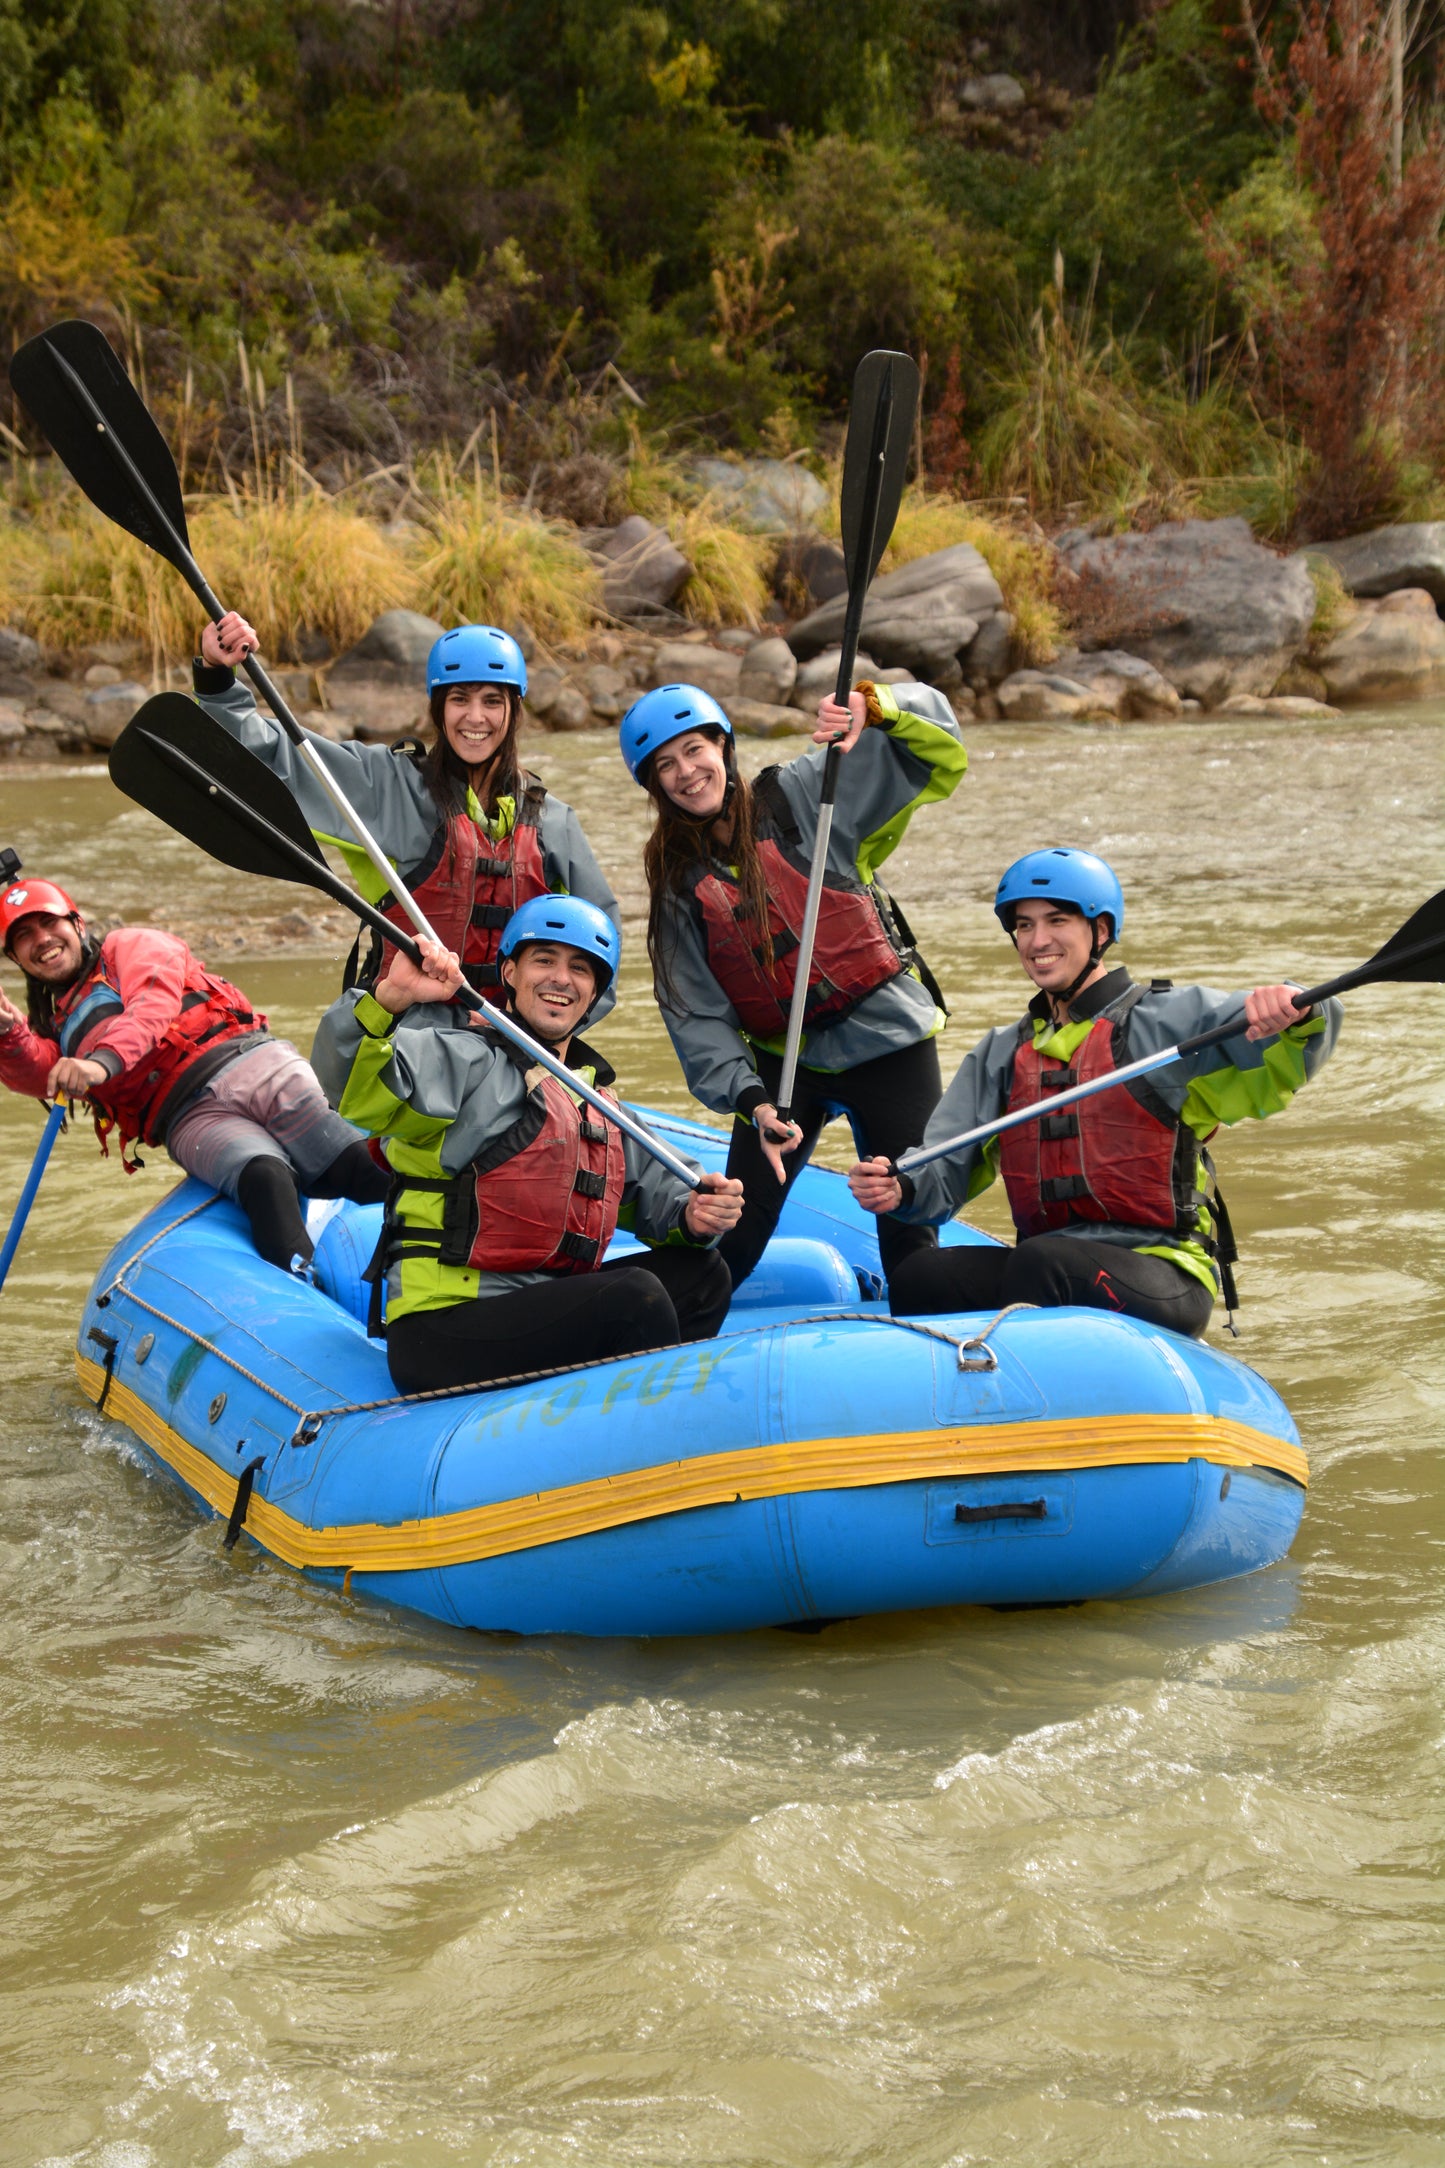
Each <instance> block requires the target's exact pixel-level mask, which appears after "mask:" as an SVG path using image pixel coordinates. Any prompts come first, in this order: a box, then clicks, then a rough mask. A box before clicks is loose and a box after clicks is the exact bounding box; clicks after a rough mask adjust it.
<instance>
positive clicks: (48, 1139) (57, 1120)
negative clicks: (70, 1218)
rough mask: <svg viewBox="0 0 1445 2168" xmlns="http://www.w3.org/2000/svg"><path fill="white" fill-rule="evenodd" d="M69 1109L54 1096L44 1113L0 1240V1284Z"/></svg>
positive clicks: (11, 1261)
mask: <svg viewBox="0 0 1445 2168" xmlns="http://www.w3.org/2000/svg"><path fill="white" fill-rule="evenodd" d="M69 1111H70V1109H69V1103H68V1102H67V1101H66V1100H64V1099H57V1100H56V1102H55V1104H54V1106H53V1107H52V1108H51V1109H50V1111H49V1113H48V1114H47V1115H46V1117H45V1127H44V1128H43V1129H42V1130H41V1132H40V1142H39V1143H38V1144H37V1145H36V1147H35V1157H34V1158H33V1159H32V1160H31V1162H30V1172H29V1173H28V1174H27V1175H26V1177H25V1186H24V1188H23V1189H22V1190H21V1192H20V1195H19V1198H18V1199H17V1201H16V1205H15V1210H14V1212H13V1213H12V1215H11V1219H10V1225H9V1227H8V1229H7V1230H6V1234H5V1240H4V1242H3V1244H0V1287H3V1286H4V1285H5V1279H6V1275H7V1274H8V1272H9V1270H10V1267H11V1265H12V1264H13V1262H14V1259H15V1252H16V1251H17V1250H18V1249H19V1247H20V1237H21V1236H22V1235H23V1234H24V1232H25V1222H26V1221H27V1220H28V1219H29V1217H30V1207H31V1206H32V1205H33V1204H34V1202H35V1193H36V1191H37V1190H38V1189H39V1187H40V1182H41V1178H42V1176H43V1175H44V1173H45V1169H46V1165H47V1163H48V1161H49V1159H50V1154H51V1151H52V1149H53V1147H54V1144H55V1140H56V1138H57V1137H58V1136H59V1135H60V1132H61V1130H62V1129H63V1128H64V1127H65V1117H66V1115H67V1113H68V1112H69Z"/></svg>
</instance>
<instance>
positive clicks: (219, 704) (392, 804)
mask: <svg viewBox="0 0 1445 2168" xmlns="http://www.w3.org/2000/svg"><path fill="white" fill-rule="evenodd" d="M227 678H229V679H230V683H229V685H227V684H226V682H225V681H226V679H227ZM195 679H196V690H197V697H198V699H199V700H200V704H201V706H202V707H203V708H204V709H205V710H206V713H207V714H208V715H212V716H214V717H215V719H216V721H217V722H218V723H219V724H220V725H221V727H222V728H223V729H224V730H227V731H229V733H230V735H231V736H232V737H233V738H235V739H237V740H238V741H239V743H240V744H242V745H244V746H245V747H247V749H248V750H249V751H250V752H253V753H254V754H255V755H256V756H257V758H258V759H259V760H264V761H265V763H266V765H267V767H268V768H271V769H273V770H274V771H275V773H276V774H277V775H279V776H280V777H281V779H282V781H283V782H284V783H285V784H286V785H287V787H288V789H289V790H290V791H291V792H292V793H293V795H294V796H295V798H296V801H297V803H298V804H299V806H300V807H301V811H302V815H303V816H304V818H305V820H306V823H307V825H308V827H309V828H310V829H311V832H312V834H313V835H314V836H316V837H317V838H318V840H319V841H321V842H323V843H328V844H330V845H331V846H332V847H333V848H334V849H335V850H337V851H339V852H340V853H341V855H342V857H343V858H344V859H345V860H346V864H347V867H348V869H349V871H350V873H351V877H352V879H353V880H354V881H355V883H356V886H357V888H358V890H359V891H360V893H361V894H362V895H363V896H365V898H366V899H367V901H368V902H369V903H378V902H379V901H380V900H381V898H382V896H383V895H384V894H385V893H386V890H385V884H384V883H383V881H382V879H381V876H380V874H378V872H377V871H376V868H375V867H374V866H373V865H372V863H371V860H370V859H369V858H368V857H367V855H366V853H365V852H364V851H363V850H362V848H361V846H360V844H359V843H358V842H357V841H356V839H355V838H354V837H353V836H349V835H343V834H338V833H337V830H338V828H342V827H344V825H345V824H344V822H343V821H342V819H341V815H340V814H339V813H338V812H337V810H336V807H335V806H334V805H333V804H332V802H331V800H330V798H329V797H328V796H327V795H326V792H325V790H324V789H323V788H322V786H321V784H320V783H319V782H318V781H317V778H316V776H315V774H314V773H313V772H312V769H311V768H310V766H309V764H308V763H307V762H306V761H305V760H304V759H303V758H302V755H301V753H300V751H299V749H298V748H297V747H296V746H295V745H294V744H293V743H292V741H291V739H290V738H288V737H287V735H286V733H285V731H284V730H283V729H282V728H281V726H280V724H279V723H277V722H274V721H273V720H272V719H271V717H270V716H269V715H263V714H262V713H261V711H260V709H259V708H258V707H257V706H256V703H255V701H254V700H253V699H252V697H251V693H250V689H249V687H248V686H246V685H244V684H242V683H241V681H240V680H239V679H238V678H237V677H236V676H235V674H234V673H233V672H229V671H224V670H219V669H218V670H211V669H207V668H205V667H204V666H198V667H197V669H196V672H195ZM306 735H307V737H308V738H309V739H310V742H311V744H312V745H313V746H314V747H315V749H316V751H317V752H318V753H319V754H320V756H321V759H322V762H323V764H324V765H325V767H326V768H327V769H328V770H329V771H330V773H331V774H332V775H333V776H334V777H335V778H336V781H337V782H338V783H339V784H340V786H341V788H342V790H343V791H344V792H345V793H346V796H347V797H348V798H349V799H350V801H351V803H352V805H353V806H355V808H356V810H357V812H358V814H359V815H360V817H361V819H362V820H363V821H364V822H365V824H366V826H367V828H368V829H369V830H370V832H371V834H372V836H373V837H374V838H375V840H376V841H377V843H379V844H380V846H381V848H382V850H383V851H384V852H385V854H386V856H387V857H388V858H389V859H390V860H391V863H392V864H393V865H394V866H395V867H396V868H397V869H398V871H399V872H400V874H401V876H402V879H403V880H404V881H406V882H407V885H408V886H411V885H412V882H411V879H410V875H411V873H412V872H413V871H414V869H415V868H416V867H418V866H420V865H422V864H424V863H425V861H426V860H427V858H428V856H429V855H430V854H431V853H432V852H433V849H434V845H435V842H436V837H437V831H438V829H439V828H440V827H441V825H442V814H441V813H440V811H439V809H438V807H437V803H436V800H435V799H434V798H433V797H432V794H431V792H430V790H429V789H428V788H427V784H426V779H425V777H424V776H423V774H422V772H421V769H420V767H419V766H418V765H417V762H416V761H415V760H413V759H410V758H408V756H407V755H406V754H405V753H402V752H394V751H392V750H391V748H390V747H388V746H384V745H362V744H360V743H356V742H353V743H351V744H348V745H334V744H333V743H332V741H331V740H330V739H329V738H322V737H319V736H317V735H316V733H315V732H312V731H308V732H307V733H306ZM467 810H468V812H469V813H470V814H471V817H472V819H473V820H474V821H475V822H476V824H477V826H478V828H479V829H480V831H481V833H482V835H483V836H485V837H486V838H487V840H488V841H490V842H492V843H500V842H503V841H504V840H505V839H506V837H507V836H509V835H510V834H511V832H512V827H513V824H514V822H515V820H516V812H517V809H516V805H515V802H514V801H513V799H512V798H510V797H508V796H503V797H501V798H499V799H498V801H497V811H496V815H495V817H493V818H490V819H489V818H488V816H487V814H486V813H485V812H484V811H483V809H482V807H481V806H480V805H479V804H478V802H477V800H476V798H475V797H473V796H472V794H471V793H470V792H468V796H467ZM537 842H538V845H539V847H540V849H541V853H542V864H543V869H544V872H545V874H546V878H547V885H548V887H549V888H550V889H551V890H552V891H553V893H554V894H557V895H568V896H581V897H583V898H584V900H585V901H586V902H588V903H595V904H596V905H597V907H598V909H599V910H602V911H605V912H606V913H607V916H608V917H609V918H610V919H611V920H612V923H613V925H614V926H616V927H617V929H618V931H619V932H620V931H621V928H622V914H621V912H620V911H619V909H618V907H617V898H616V897H615V896H614V895H613V893H612V890H611V887H610V886H609V884H608V881H607V877H606V875H605V874H604V873H603V871H602V868H601V867H600V866H599V865H598V863H597V860H596V858H595V857H594V855H593V851H592V846H591V844H590V843H589V842H588V841H587V838H586V836H585V835H584V834H583V833H582V823H581V822H580V821H579V820H578V818H577V815H576V814H575V813H574V812H573V810H572V808H571V806H569V805H566V804H564V803H563V801H562V800H561V799H560V798H554V797H553V795H552V793H551V792H550V791H548V792H547V794H546V796H545V797H544V798H543V800H542V812H541V818H540V820H539V822H538V827H537ZM616 998H617V997H616V995H615V993H614V992H612V991H611V990H609V991H608V992H607V993H606V994H604V995H602V996H601V997H600V998H599V1000H598V1002H597V1005H596V1007H595V1009H594V1011H593V1015H592V1021H593V1023H594V1024H595V1023H599V1022H600V1021H601V1019H602V1018H603V1017H604V1016H606V1015H607V1014H608V1013H609V1011H610V1010H611V1009H612V1008H613V1007H614V1005H615V1003H616Z"/></svg>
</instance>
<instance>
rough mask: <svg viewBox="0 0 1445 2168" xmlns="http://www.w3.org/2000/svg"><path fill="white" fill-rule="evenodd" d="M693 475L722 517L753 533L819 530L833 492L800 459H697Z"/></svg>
mask: <svg viewBox="0 0 1445 2168" xmlns="http://www.w3.org/2000/svg"><path fill="white" fill-rule="evenodd" d="M688 472H689V474H690V475H691V477H692V479H693V480H694V481H695V482H698V483H700V484H701V486H702V487H703V488H704V489H705V490H706V491H707V493H708V495H709V496H710V497H711V498H712V499H713V500H714V503H715V505H716V507H717V509H718V511H719V512H720V513H721V515H722V517H723V518H724V519H725V520H727V521H728V522H729V524H730V525H732V526H734V527H744V528H747V529H748V530H749V532H751V533H753V534H792V533H794V532H795V531H796V530H797V529H798V528H800V527H812V526H815V525H816V524H817V522H818V520H819V519H820V518H821V517H822V515H823V513H824V512H825V511H826V510H827V508H828V492H827V490H826V489H825V488H824V487H823V484H822V483H821V482H820V481H819V480H818V477H817V476H816V475H815V474H810V473H809V471H808V469H807V468H806V467H805V466H804V465H803V463H802V461H801V460H797V459H694V460H693V461H692V462H691V464H690V466H689V468H688Z"/></svg>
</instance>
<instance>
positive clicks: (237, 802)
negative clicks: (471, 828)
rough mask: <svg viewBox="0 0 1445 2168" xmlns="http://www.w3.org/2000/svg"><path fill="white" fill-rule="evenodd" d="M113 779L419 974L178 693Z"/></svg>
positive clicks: (243, 756) (630, 1122)
mask: <svg viewBox="0 0 1445 2168" xmlns="http://www.w3.org/2000/svg"><path fill="white" fill-rule="evenodd" d="M110 773H111V779H112V781H113V782H114V783H115V784H116V785H117V787H118V788H119V789H121V790H123V791H124V792H125V794H126V796H127V797H128V798H134V799H135V801H136V803H137V805H142V806H144V807H145V809H146V811H147V812H148V813H154V814H155V815H156V817H157V818H158V819H159V820H163V821H164V822H165V823H166V825H167V826H168V827H170V828H174V829H176V830H177V831H178V832H179V833H180V834H181V835H183V836H185V837H187V838H188V839H189V841H190V842H192V843H194V844H196V845H197V846H198V847H199V848H200V849H201V850H203V851H205V852H207V853H208V854H209V855H210V856H211V857H212V858H216V859H219V860H220V862H221V864H222V865H223V866H234V867H236V868H237V870H238V871H239V872H242V873H257V874H261V875H264V876H265V878H266V879H268V880H272V881H304V882H305V883H306V884H307V885H308V886H309V887H311V888H317V889H320V891H321V893H322V894H323V895H325V896H330V897H332V898H333V900H334V901H335V902H337V903H340V904H343V905H344V906H345V907H346V909H347V910H348V911H354V912H355V914H356V916H357V917H358V918H359V919H361V920H363V921H364V922H365V923H366V924H367V925H368V926H374V927H376V929H377V930H378V932H380V933H382V934H384V935H385V936H386V938H387V940H388V941H390V942H392V943H393V944H394V946H395V947H397V948H399V949H400V950H401V951H402V953H403V954H404V955H406V956H409V957H410V958H411V961H412V962H413V963H414V964H418V965H419V964H420V962H421V951H420V949H419V948H418V947H417V944H416V943H415V941H413V940H412V939H411V938H410V936H409V935H407V934H404V933H402V932H400V931H399V930H398V928H397V927H395V926H393V925H392V923H391V921H390V920H389V919H388V918H386V917H385V916H384V915H383V914H382V913H381V912H380V911H378V910H377V909H376V907H375V905H373V904H370V903H367V902H365V901H364V900H363V898H362V897H360V896H358V895H357V894H356V892H355V890H354V889H352V888H349V887H348V886H347V884H346V882H345V881H343V880H342V879H341V877H340V875H339V874H336V873H333V872H332V870H331V868H330V866H328V865H327V863H326V861H325V859H324V858H323V857H322V856H321V852H320V850H319V849H318V847H317V844H316V839H315V837H314V836H313V835H312V833H311V830H310V829H309V828H308V827H307V825H306V823H305V821H304V820H303V818H302V815H301V809H300V807H299V806H298V805H297V803H296V800H295V799H294V798H293V797H292V795H291V793H290V791H289V790H288V789H287V787H286V785H285V784H284V783H283V782H282V780H281V778H280V776H278V775H276V774H274V773H273V772H272V770H271V769H270V768H268V767H267V766H266V764H265V762H264V761H261V760H258V759H257V757H256V755H255V754H254V753H252V752H250V751H248V749H247V748H246V747H245V746H244V745H240V744H238V743H237V741H236V739H234V738H233V737H231V736H230V735H229V733H228V732H226V731H224V730H222V728H221V726H220V724H219V723H215V722H213V721H212V720H211V718H210V716H209V715H207V714H206V713H205V712H204V710H202V709H200V708H198V707H197V706H196V705H195V703H194V701H192V700H188V699H187V698H186V697H185V695H184V694H183V693H157V694H156V696H155V698H154V699H153V700H148V701H147V702H146V704H145V706H144V707H143V708H141V709H140V710H139V712H138V713H137V714H135V715H133V716H132V717H131V719H130V721H129V722H128V723H127V724H126V726H125V729H124V730H123V731H122V732H121V734H120V736H119V737H118V738H117V739H116V741H115V744H114V746H113V747H112V748H111V754H110ZM393 887H395V879H394V877H393ZM427 938H428V939H432V938H434V937H433V936H431V935H428V936H427ZM453 999H454V1000H455V1001H457V1002H458V1003H459V1004H460V1005H461V1006H462V1007H463V1008H467V1009H473V1010H475V1011H476V1013H477V1015H479V1016H483V1017H485V1018H486V1020H487V1022H488V1023H489V1024H491V1025H492V1026H493V1028H494V1029H495V1030H497V1031H500V1032H501V1033H502V1035H503V1037H504V1038H507V1039H510V1040H511V1042H512V1044H513V1045H514V1046H516V1047H520V1049H521V1051H522V1052H523V1053H524V1054H525V1055H526V1056H527V1057H528V1059H529V1060H530V1061H533V1062H535V1063H536V1064H537V1066H538V1067H539V1068H542V1069H545V1070H546V1071H547V1072H548V1074H549V1075H551V1076H554V1077H555V1078H556V1079H557V1081H558V1083H559V1084H564V1085H565V1086H566V1087H567V1090H568V1091H569V1092H574V1093H575V1094H576V1095H577V1097H578V1098H579V1099H583V1100H585V1101H586V1102H587V1104H588V1106H590V1107H592V1108H594V1109H595V1110H596V1112H597V1113H599V1114H601V1115H602V1116H603V1117H604V1118H605V1119H606V1120H607V1121H609V1122H612V1123H614V1124H615V1125H616V1126H617V1128H619V1129H620V1130H622V1131H623V1132H624V1133H625V1134H626V1135H627V1136H629V1137H631V1138H632V1139H633V1141H634V1143H636V1144H640V1145H641V1146H642V1149H643V1150H644V1151H645V1152H650V1153H651V1155H652V1157H653V1158H654V1159H655V1160H657V1161H659V1162H660V1164H661V1165H662V1166H664V1167H666V1168H667V1170H668V1172H669V1173H671V1174H675V1175H676V1176H677V1178H678V1180H679V1181H681V1182H685V1183H686V1184H687V1186H688V1188H689V1189H696V1188H698V1186H699V1182H700V1177H699V1176H698V1175H697V1174H696V1173H695V1171H694V1170H693V1169H692V1168H691V1167H689V1166H688V1164H687V1162H686V1160H684V1159H680V1158H679V1157H678V1155H677V1154H676V1153H675V1152H674V1151H672V1150H671V1149H670V1148H669V1146H667V1145H665V1144H664V1143H662V1141H661V1140H660V1138H657V1137H655V1136H653V1134H652V1132H651V1131H650V1130H649V1129H647V1128H646V1127H645V1126H644V1125H643V1124H642V1123H641V1122H639V1121H637V1120H636V1119H635V1118H634V1116H632V1115H630V1114H629V1113H628V1112H627V1111H626V1109H625V1108H623V1107H620V1106H618V1105H617V1104H616V1102H615V1101H614V1100H611V1099H605V1098H604V1097H603V1096H602V1094H601V1093H600V1092H597V1091H594V1090H593V1089H592V1087H591V1085H589V1084H585V1083H583V1081H582V1079H581V1078H580V1077H579V1076H577V1075H576V1073H575V1072H574V1071H573V1070H571V1069H568V1068H567V1067H566V1066H565V1065H564V1064H563V1063H562V1062H560V1061H559V1060H558V1059H557V1057H556V1055H555V1054H553V1053H550V1052H549V1051H548V1049H547V1048H546V1047H545V1046H543V1045H541V1043H540V1042H539V1041H538V1040H536V1039H534V1038H533V1037H532V1035H531V1033H530V1032H528V1031H525V1030H524V1029H523V1027H522V1026H521V1025H520V1024H519V1023H517V1022H516V1020H515V1018H513V1017H511V1016H508V1015H507V1014H506V1013H505V1012H504V1011H502V1010H501V1009H494V1008H493V1007H492V1005H491V1003H490V1002H489V1001H484V1000H483V999H482V996H481V995H480V994H478V993H475V992H473V990H472V988H471V987H470V986H465V985H464V986H462V987H461V988H460V990H459V991H458V992H457V993H456V995H454V997H453Z"/></svg>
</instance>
